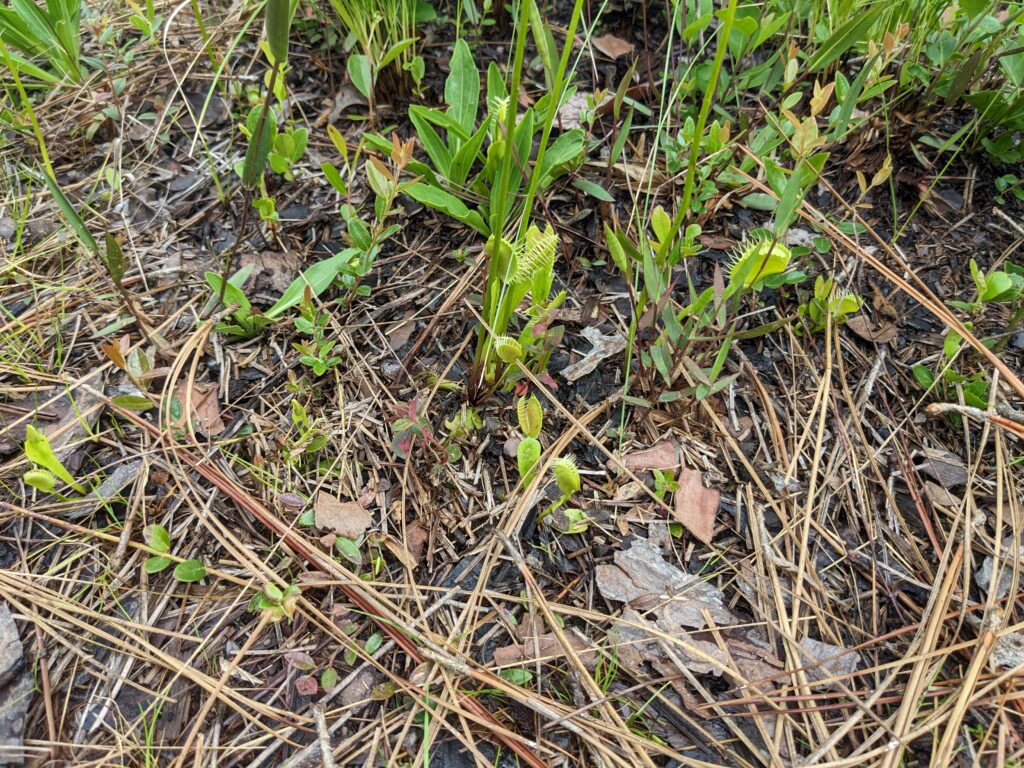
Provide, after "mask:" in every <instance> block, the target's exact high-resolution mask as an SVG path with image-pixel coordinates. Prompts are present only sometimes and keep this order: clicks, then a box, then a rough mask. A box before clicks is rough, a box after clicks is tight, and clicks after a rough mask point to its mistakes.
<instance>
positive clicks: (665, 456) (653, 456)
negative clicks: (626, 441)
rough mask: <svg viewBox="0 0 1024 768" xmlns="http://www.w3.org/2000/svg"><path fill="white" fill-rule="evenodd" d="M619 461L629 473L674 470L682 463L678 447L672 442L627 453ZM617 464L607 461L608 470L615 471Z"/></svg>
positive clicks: (656, 444) (662, 442)
mask: <svg viewBox="0 0 1024 768" xmlns="http://www.w3.org/2000/svg"><path fill="white" fill-rule="evenodd" d="M620 461H621V465H622V466H624V467H625V468H626V469H628V470H630V471H631V472H645V471H647V470H652V469H657V470H660V471H662V472H664V471H665V470H669V469H675V468H676V467H678V466H681V465H682V463H683V460H682V458H681V457H680V455H679V445H678V444H676V443H675V442H674V441H672V440H662V441H661V442H659V443H655V444H654V445H652V446H651V447H650V448H645V449H644V450H642V451H634V452H633V453H628V454H626V455H625V456H623V457H622V459H621V460H620ZM619 464H620V462H616V461H611V460H609V462H608V469H610V470H616V469H618V468H619Z"/></svg>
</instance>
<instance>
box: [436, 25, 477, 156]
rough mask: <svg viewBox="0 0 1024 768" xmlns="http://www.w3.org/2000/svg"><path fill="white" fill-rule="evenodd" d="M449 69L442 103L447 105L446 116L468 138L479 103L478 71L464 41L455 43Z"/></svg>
mask: <svg viewBox="0 0 1024 768" xmlns="http://www.w3.org/2000/svg"><path fill="white" fill-rule="evenodd" d="M450 67H451V72H450V74H449V75H448V79H447V80H446V81H445V84H444V101H445V103H446V104H447V105H448V114H449V115H450V116H451V117H452V118H453V119H454V120H455V122H456V123H458V124H459V125H460V126H461V127H462V130H463V131H464V132H465V134H466V135H467V136H469V135H471V134H472V133H473V126H474V125H475V124H476V111H477V105H478V103H479V101H480V70H478V69H477V68H476V62H474V61H473V54H472V52H471V51H470V50H469V45H468V44H467V43H466V41H465V40H459V41H458V42H456V43H455V50H454V51H453V52H452V58H451V63H450Z"/></svg>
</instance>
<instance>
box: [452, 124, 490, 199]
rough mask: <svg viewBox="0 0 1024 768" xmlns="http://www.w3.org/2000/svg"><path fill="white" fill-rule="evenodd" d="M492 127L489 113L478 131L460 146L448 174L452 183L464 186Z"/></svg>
mask: <svg viewBox="0 0 1024 768" xmlns="http://www.w3.org/2000/svg"><path fill="white" fill-rule="evenodd" d="M490 127H491V116H490V115H487V116H486V117H485V118H484V121H483V122H482V123H480V127H479V128H478V129H477V131H476V133H474V134H473V135H472V136H471V137H470V138H469V140H468V141H466V142H464V143H463V144H462V146H461V147H459V150H458V152H456V153H455V158H454V159H453V160H452V165H451V169H450V170H449V172H448V173H447V174H446V175H447V177H448V180H449V181H450V182H451V183H452V184H454V185H457V186H462V185H463V184H465V183H466V177H467V176H469V171H470V169H472V167H473V161H474V160H476V159H477V157H478V156H479V155H480V148H481V147H482V146H483V144H484V139H485V138H486V137H487V132H488V130H489V129H490Z"/></svg>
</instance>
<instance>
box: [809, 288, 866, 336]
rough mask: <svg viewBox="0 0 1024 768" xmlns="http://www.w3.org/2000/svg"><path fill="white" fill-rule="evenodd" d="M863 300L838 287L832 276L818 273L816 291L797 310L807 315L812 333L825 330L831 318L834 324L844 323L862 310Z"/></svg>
mask: <svg viewBox="0 0 1024 768" xmlns="http://www.w3.org/2000/svg"><path fill="white" fill-rule="evenodd" d="M862 304H863V302H862V301H861V299H860V298H859V297H858V296H855V295H854V294H852V293H850V292H849V291H847V290H843V289H840V288H837V287H836V286H835V281H834V280H833V279H832V278H831V277H822V276H821V275H818V277H816V278H815V279H814V293H813V294H812V296H811V298H810V300H809V301H808V302H807V303H806V304H802V305H801V306H800V307H799V309H798V310H797V312H798V314H799V315H801V316H802V317H805V318H806V320H807V325H808V327H809V329H810V332H811V333H820V332H821V331H823V330H825V327H826V325H827V324H828V322H829V318H831V323H832V324H833V325H842V324H843V323H845V322H846V318H847V317H848V316H849V315H852V314H855V313H856V312H859V311H860V308H861V306H862Z"/></svg>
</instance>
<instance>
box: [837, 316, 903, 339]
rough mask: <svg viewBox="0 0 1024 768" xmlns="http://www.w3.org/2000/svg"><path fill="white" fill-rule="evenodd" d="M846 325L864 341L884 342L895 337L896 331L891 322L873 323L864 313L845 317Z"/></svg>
mask: <svg viewBox="0 0 1024 768" xmlns="http://www.w3.org/2000/svg"><path fill="white" fill-rule="evenodd" d="M846 326H847V328H849V329H850V330H851V331H853V332H854V333H856V334H857V335H858V336H860V337H861V338H862V339H864V340H865V341H871V342H874V343H875V344H886V343H887V342H890V341H892V340H893V339H895V338H896V335H897V333H898V331H897V329H896V326H895V325H893V324H892V323H888V322H884V321H883V322H881V323H877V324H876V323H873V322H871V320H870V319H868V317H867V316H866V315H854V316H853V317H850V318H847V320H846Z"/></svg>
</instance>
